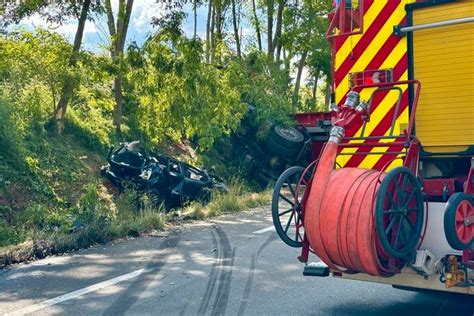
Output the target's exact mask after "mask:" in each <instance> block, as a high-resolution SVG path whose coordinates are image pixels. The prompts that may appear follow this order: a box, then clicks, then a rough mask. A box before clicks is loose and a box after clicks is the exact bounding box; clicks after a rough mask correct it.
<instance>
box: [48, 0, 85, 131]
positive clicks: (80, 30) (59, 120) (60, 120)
mask: <svg viewBox="0 0 474 316" xmlns="http://www.w3.org/2000/svg"><path fill="white" fill-rule="evenodd" d="M90 4H91V1H90V0H84V2H83V4H82V9H81V14H80V15H79V19H78V24H77V30H76V35H75V37H74V45H73V47H72V52H71V57H70V58H69V64H68V65H69V67H70V68H74V67H76V64H77V57H78V54H79V51H80V49H81V44H82V37H83V35H84V27H85V25H86V20H87V15H88V13H89V7H90ZM73 91H74V81H73V80H70V79H69V78H67V79H66V80H65V81H64V84H63V88H62V91H61V98H60V99H59V102H58V105H57V106H56V109H55V111H54V112H55V113H54V117H55V119H56V132H57V134H58V135H60V134H61V133H62V131H63V129H64V116H65V115H66V110H67V105H68V103H69V99H70V98H71V94H72V93H73Z"/></svg>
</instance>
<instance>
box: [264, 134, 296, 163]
mask: <svg viewBox="0 0 474 316" xmlns="http://www.w3.org/2000/svg"><path fill="white" fill-rule="evenodd" d="M301 145H302V144H301ZM268 149H269V150H270V151H271V152H273V153H275V154H277V155H279V156H281V157H283V158H286V159H295V158H296V156H298V153H299V151H300V149H301V147H296V148H288V147H285V146H284V145H282V144H281V143H279V142H277V141H275V139H274V138H272V137H270V139H269V140H268Z"/></svg>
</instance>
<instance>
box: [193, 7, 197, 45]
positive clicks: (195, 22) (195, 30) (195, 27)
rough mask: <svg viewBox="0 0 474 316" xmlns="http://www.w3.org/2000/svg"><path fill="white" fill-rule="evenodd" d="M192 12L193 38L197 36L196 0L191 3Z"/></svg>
mask: <svg viewBox="0 0 474 316" xmlns="http://www.w3.org/2000/svg"><path fill="white" fill-rule="evenodd" d="M193 14H194V38H197V0H194V3H193Z"/></svg>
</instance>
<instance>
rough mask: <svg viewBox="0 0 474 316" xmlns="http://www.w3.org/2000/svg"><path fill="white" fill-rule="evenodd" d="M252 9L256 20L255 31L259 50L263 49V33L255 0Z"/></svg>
mask: <svg viewBox="0 0 474 316" xmlns="http://www.w3.org/2000/svg"><path fill="white" fill-rule="evenodd" d="M252 11H253V18H254V22H255V32H256V33H257V45H258V50H259V51H262V49H263V48H262V34H261V33H260V21H259V20H258V15H257V6H256V4H255V0H252Z"/></svg>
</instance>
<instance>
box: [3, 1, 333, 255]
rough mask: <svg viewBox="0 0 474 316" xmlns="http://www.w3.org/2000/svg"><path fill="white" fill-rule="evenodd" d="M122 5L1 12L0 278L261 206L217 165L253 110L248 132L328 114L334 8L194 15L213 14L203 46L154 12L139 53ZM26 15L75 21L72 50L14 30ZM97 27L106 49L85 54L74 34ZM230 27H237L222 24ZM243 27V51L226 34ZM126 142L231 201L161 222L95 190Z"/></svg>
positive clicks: (218, 5) (156, 212)
mask: <svg viewBox="0 0 474 316" xmlns="http://www.w3.org/2000/svg"><path fill="white" fill-rule="evenodd" d="M118 2H120V3H121V4H120V5H119V6H118V7H119V9H118V10H119V11H120V10H122V11H120V12H118V14H115V15H114V13H117V12H113V11H112V10H111V9H110V1H105V2H104V4H103V6H102V5H101V3H102V2H95V1H87V0H84V1H71V2H48V1H44V2H43V1H20V2H18V3H8V4H7V3H6V2H4V3H3V4H0V15H1V17H2V19H1V23H3V25H0V31H1V32H0V148H1V149H0V264H2V263H3V264H8V263H11V262H15V261H19V260H24V259H30V258H35V257H42V256H45V255H48V254H51V253H58V252H63V251H66V250H69V249H77V248H81V247H86V246H88V245H90V244H93V243H100V242H107V241H110V240H113V239H115V238H121V237H125V236H138V235H140V234H142V233H143V232H151V231H154V230H159V229H161V228H163V227H164V226H165V225H166V223H167V222H168V221H169V220H170V219H171V218H176V217H180V218H184V219H204V218H207V217H212V216H216V215H219V214H222V213H228V212H237V211H241V210H244V209H248V208H252V207H258V206H261V205H264V204H266V203H268V202H269V199H270V198H269V193H268V192H267V191H260V192H258V193H255V192H256V189H255V188H256V187H255V186H254V184H253V183H251V182H249V181H247V180H246V179H244V178H243V173H242V172H241V169H240V165H239V163H240V159H241V157H235V159H232V161H229V160H228V159H227V158H222V155H220V153H221V152H222V148H227V147H228V146H229V141H230V135H232V133H233V132H234V131H235V130H236V129H237V128H239V125H240V122H241V119H242V118H243V117H244V115H245V114H246V113H247V111H248V106H249V104H250V105H252V106H254V107H255V108H256V109H257V110H256V112H255V117H253V118H252V119H253V121H254V122H253V123H254V124H259V123H261V122H265V121H268V120H272V121H273V122H277V121H282V122H285V120H288V114H291V113H294V112H296V111H309V110H316V109H318V108H320V107H321V105H322V104H324V101H325V100H324V99H325V91H326V90H325V87H326V85H327V84H326V82H327V79H328V73H329V49H328V47H327V44H326V43H325V40H324V30H325V29H326V26H327V22H326V20H325V18H324V17H323V16H324V14H325V13H326V12H327V11H328V10H329V9H330V3H331V1H318V2H317V3H316V2H315V1H309V0H308V1H300V2H298V1H296V2H294V1H267V2H265V1H257V2H255V1H253V2H251V3H248V2H244V1H214V2H211V3H209V2H207V1H196V2H195V6H194V10H195V8H196V6H201V5H202V6H206V7H208V8H209V12H210V15H209V17H208V21H199V23H206V24H207V30H206V33H207V34H206V35H207V36H206V38H205V39H200V38H199V37H197V36H196V34H194V36H190V35H189V34H185V32H184V30H183V22H184V20H185V19H186V15H185V13H184V8H183V7H182V6H181V5H177V6H174V7H172V8H163V10H164V14H163V15H162V17H160V18H153V19H152V20H151V21H150V23H151V24H153V25H154V29H153V32H152V34H150V35H149V37H148V39H147V40H146V41H145V42H144V43H143V44H140V45H138V44H137V43H134V42H129V41H125V39H126V35H127V26H128V23H129V19H130V12H131V10H132V9H133V1H130V0H128V1H124V0H119V1H118ZM293 2H294V3H293ZM176 3H179V1H178V2H176ZM254 8H256V11H255V10H254ZM33 15H35V16H40V17H42V18H44V19H46V20H48V21H52V22H55V23H56V22H63V20H64V19H66V18H74V19H77V21H78V29H77V34H76V36H75V38H74V43H70V42H68V41H67V40H66V39H65V38H64V37H62V36H61V35H60V34H58V33H56V32H54V31H53V30H47V29H41V28H36V29H34V30H31V29H30V30H27V29H24V28H21V27H20V26H17V25H16V24H17V23H19V22H21V21H24V20H25V19H27V18H29V17H31V16H33ZM98 16H106V17H107V20H108V22H109V23H108V28H109V46H107V47H106V49H105V50H104V51H102V52H89V51H86V50H84V49H82V48H81V43H82V36H83V34H81V27H82V28H83V27H84V24H86V23H92V22H93V20H94V19H96V18H97V17H98ZM226 17H231V19H230V20H229V21H233V22H232V23H231V24H229V25H227V24H226V23H223V21H225V19H226ZM248 17H251V18H250V20H249V21H250V23H251V25H252V27H253V28H254V29H255V35H252V37H250V36H249V37H242V34H241V33H240V32H236V31H235V30H236V29H237V30H238V29H239V27H238V25H239V23H241V20H243V19H244V18H248ZM270 22H272V23H270ZM196 23H198V21H196ZM242 23H243V22H242ZM262 25H267V27H266V28H264V27H262ZM236 26H237V28H236ZM82 31H83V30H82ZM195 32H196V31H195ZM265 38H267V45H266V46H267V47H266V48H265V43H264V42H265ZM308 38H311V40H308ZM303 72H307V73H308V74H309V78H310V80H309V81H308V82H307V83H306V84H303V83H302V82H301V77H302V74H303ZM136 139H139V140H141V142H142V143H143V144H144V145H145V146H146V147H148V148H153V149H157V150H159V151H161V152H164V153H167V154H170V155H173V156H175V157H177V158H180V159H183V160H186V161H188V162H191V163H194V164H197V165H205V166H206V167H208V168H213V169H214V170H215V171H216V172H217V173H218V175H219V176H220V177H222V178H224V179H225V180H226V182H227V183H228V184H230V185H229V187H230V192H229V193H227V194H222V193H216V194H214V195H213V198H212V200H211V202H210V203H208V204H207V205H202V204H199V203H196V202H194V203H191V204H188V205H186V206H185V207H184V208H183V209H181V210H175V211H172V212H170V213H166V212H164V210H163V209H162V208H160V207H156V206H152V204H151V203H150V202H149V201H147V197H146V196H142V195H140V194H137V192H135V191H133V190H126V191H124V192H120V191H118V190H117V189H115V188H114V187H112V186H111V185H109V184H107V183H106V182H105V181H104V180H103V179H101V178H100V176H99V169H100V166H101V165H103V164H105V163H106V161H105V157H106V154H107V150H108V148H109V147H110V146H111V145H114V144H116V143H118V142H121V141H131V140H136ZM183 148H185V150H183ZM186 148H187V149H189V150H186ZM178 214H179V216H178ZM18 245H20V246H19V247H18Z"/></svg>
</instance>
